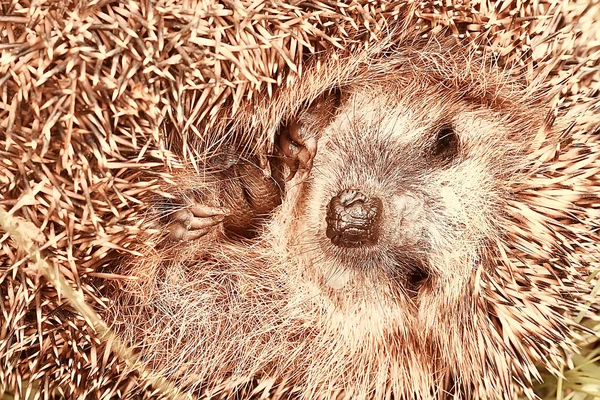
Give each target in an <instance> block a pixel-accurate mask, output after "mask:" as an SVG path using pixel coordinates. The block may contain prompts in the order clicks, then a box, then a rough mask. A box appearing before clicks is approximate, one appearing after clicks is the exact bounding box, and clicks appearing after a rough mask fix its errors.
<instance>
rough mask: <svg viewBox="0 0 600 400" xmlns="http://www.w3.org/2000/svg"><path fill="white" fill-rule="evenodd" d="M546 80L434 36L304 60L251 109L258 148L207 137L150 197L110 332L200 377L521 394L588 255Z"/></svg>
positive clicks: (160, 364)
mask: <svg viewBox="0 0 600 400" xmlns="http://www.w3.org/2000/svg"><path fill="white" fill-rule="evenodd" d="M554 95H555V93H553V92H552V91H551V90H548V89H544V90H542V89H541V88H540V87H535V86H524V85H522V84H521V83H519V80H518V79H516V78H514V77H511V76H510V74H509V72H507V71H500V70H499V69H498V67H496V66H491V65H490V64H489V63H487V62H486V59H485V57H484V56H481V55H479V56H477V55H474V54H473V53H467V52H462V51H461V50H460V49H459V48H456V46H454V45H452V44H451V43H450V42H449V41H448V40H445V39H441V38H438V39H435V38H434V39H428V40H420V41H419V40H416V41H415V40H413V41H403V40H398V39H396V42H395V43H387V44H385V43H382V44H381V46H380V47H379V48H378V49H377V50H373V49H371V50H369V51H363V52H356V53H354V54H352V55H351V56H348V57H347V58H344V57H341V58H339V59H338V60H330V61H329V62H327V63H324V64H322V65H320V66H319V68H314V69H312V70H311V69H309V70H308V72H306V74H305V75H304V76H303V78H302V79H301V80H299V81H298V82H296V83H295V84H293V85H289V86H287V87H285V88H283V89H282V91H281V92H280V93H279V94H278V95H277V96H276V97H275V98H274V99H268V100H266V99H265V100H264V102H261V100H257V103H256V104H255V105H254V108H253V110H257V114H258V117H257V118H259V119H260V118H261V113H260V112H262V111H264V115H265V117H264V120H265V121H267V120H269V118H272V116H271V115H269V112H268V111H266V110H268V109H269V107H272V108H273V109H276V110H278V112H279V124H278V125H277V126H276V127H275V128H273V127H272V126H271V127H268V123H267V122H265V129H266V130H269V129H270V130H269V131H270V132H271V134H272V138H273V141H272V143H274V145H273V146H272V147H271V150H270V151H267V154H266V157H263V158H262V159H263V160H265V159H266V160H267V161H266V162H264V161H263V162H261V158H260V157H258V156H254V155H252V154H250V153H249V152H245V151H244V150H231V148H235V146H234V145H231V144H230V145H223V146H222V147H221V150H220V151H215V150H214V148H212V149H211V150H210V155H211V158H209V157H207V158H206V159H207V161H206V163H207V165H206V167H205V168H204V169H202V171H203V172H202V173H198V172H193V173H189V172H188V173H185V174H183V173H182V174H181V175H180V176H179V178H176V179H178V180H177V182H178V189H177V194H176V197H178V198H179V202H172V201H171V202H169V203H160V202H157V203H156V204H157V205H156V207H155V214H154V217H153V218H156V221H163V222H162V223H164V225H163V226H164V227H166V230H165V232H166V233H164V234H163V235H162V236H161V238H162V239H157V242H156V247H155V248H154V249H152V250H149V251H148V252H147V253H146V254H145V255H144V257H141V258H135V259H133V260H130V261H129V262H128V263H126V266H125V267H123V270H122V271H124V273H126V274H131V275H134V276H136V277H138V278H140V279H139V280H137V281H135V282H133V283H124V284H123V285H122V286H121V287H120V289H119V290H118V291H115V292H118V293H121V295H120V296H121V299H120V301H118V302H117V306H116V308H115V309H114V310H113V314H114V316H115V318H116V320H117V321H120V324H117V325H116V329H117V331H119V332H120V333H121V335H123V336H124V337H126V338H129V340H131V341H132V342H133V343H137V344H138V345H139V346H140V347H139V348H140V351H141V354H142V355H143V357H144V359H145V360H146V361H147V362H148V363H149V364H150V365H151V366H152V367H153V368H154V369H155V370H156V371H160V373H161V374H164V375H166V376H170V377H171V378H173V379H174V380H175V381H176V382H178V383H179V384H180V385H181V387H185V388H190V389H194V390H196V391H200V390H202V391H203V393H204V394H206V395H210V394H211V393H219V391H220V390H222V389H223V388H228V390H229V391H228V392H227V393H230V394H231V393H233V392H235V391H236V390H240V388H242V387H246V386H248V385H252V384H253V383H252V382H256V380H263V381H264V380H267V381H269V379H270V381H269V382H271V383H270V384H269V385H274V386H275V387H279V388H280V392H281V393H280V392H277V391H274V392H275V395H274V397H275V398H277V396H284V395H285V396H291V395H292V394H293V396H296V397H298V398H304V399H312V398H325V399H329V398H338V397H339V398H348V399H383V398H390V396H391V398H394V399H445V398H454V399H506V398H516V397H517V396H518V395H520V394H523V393H524V394H525V395H526V396H527V397H529V398H533V397H534V394H533V391H532V390H531V385H532V382H533V381H534V380H536V379H538V378H539V373H538V370H537V368H536V365H539V364H541V365H543V366H544V367H546V368H548V369H549V370H550V371H552V372H554V373H558V371H559V368H560V365H561V364H560V363H561V361H560V360H561V359H562V357H563V354H564V352H571V351H573V349H574V343H573V340H572V339H573V335H574V333H573V329H574V328H576V326H577V324H576V323H575V322H574V320H573V318H574V315H575V314H576V313H578V312H579V310H580V309H581V306H582V305H584V304H587V302H588V300H589V299H588V297H587V295H588V294H589V292H590V289H589V287H588V284H587V283H586V281H585V278H586V276H587V275H588V274H589V272H590V269H591V267H592V266H593V265H597V264H596V263H597V257H598V252H597V247H596V246H597V244H596V241H597V240H598V233H597V229H598V222H599V219H598V212H599V211H598V206H599V201H598V186H599V181H598V178H597V177H596V176H595V172H596V171H597V170H598V168H599V167H600V165H599V164H598V160H597V156H593V157H591V158H590V157H589V155H590V154H591V153H594V154H598V148H597V146H598V144H597V143H598V133H597V131H596V130H597V126H595V127H594V125H593V124H589V123H588V124H587V125H585V124H584V125H585V126H583V127H582V126H580V125H577V118H582V116H581V115H574V114H569V113H568V112H556V111H555V110H554V109H553V108H552V107H550V99H551V98H552V97H553V96H554ZM306 99H309V100H308V101H307V100H306ZM590 113H592V115H596V116H597V113H598V110H597V109H590V110H587V114H586V115H589V114H590ZM594 113H595V114H594ZM271 121H272V119H270V120H269V123H270V122H271ZM586 121H589V120H586ZM238 125H239V126H234V127H233V128H232V129H240V130H243V129H244V128H245V127H244V126H243V122H242V123H239V124H238ZM576 126H577V128H576V131H577V132H575V131H574V128H575V127H576ZM594 129H596V130H594ZM228 146H229V147H228ZM565 146H566V149H565ZM567 149H568V150H567ZM207 154H208V153H207ZM579 163H581V164H579ZM265 170H266V171H270V174H265V173H264V171H265ZM558 182H561V183H560V184H558ZM165 204H166V205H165ZM157 215H158V217H157ZM160 223H161V222H159V224H160ZM160 240H162V242H161V241H160ZM157 249H158V250H157ZM215 383H217V384H215ZM254 384H255V383H254ZM264 385H265V384H264V383H263V386H264ZM236 388H237V389H236ZM281 388H285V390H284V389H281ZM291 388H293V390H292V389H291ZM290 391H291V392H290ZM290 393H292V394H290Z"/></svg>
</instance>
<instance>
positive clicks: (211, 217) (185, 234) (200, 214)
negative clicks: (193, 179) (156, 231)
mask: <svg viewBox="0 0 600 400" xmlns="http://www.w3.org/2000/svg"><path fill="white" fill-rule="evenodd" d="M230 213H231V212H230V211H229V209H227V208H224V207H211V206H206V205H201V204H196V205H193V206H191V207H189V208H185V209H183V210H179V211H177V212H175V213H174V214H173V215H172V217H171V219H172V225H171V227H170V232H169V239H171V240H186V241H187V240H195V239H199V238H201V237H202V236H204V235H206V234H207V233H208V232H210V231H211V230H212V229H214V228H216V227H217V226H218V225H219V224H221V223H222V222H223V220H224V219H225V217H227V216H228V215H229V214H230Z"/></svg>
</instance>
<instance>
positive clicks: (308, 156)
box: [279, 122, 317, 181]
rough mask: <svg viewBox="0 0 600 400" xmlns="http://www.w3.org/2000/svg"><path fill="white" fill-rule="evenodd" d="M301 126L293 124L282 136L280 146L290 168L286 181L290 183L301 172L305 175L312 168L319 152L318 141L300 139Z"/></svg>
mask: <svg viewBox="0 0 600 400" xmlns="http://www.w3.org/2000/svg"><path fill="white" fill-rule="evenodd" d="M299 132H300V125H298V124H297V123H294V122H293V123H291V124H290V126H289V128H288V129H287V130H286V131H285V132H284V133H282V134H281V135H280V137H279V146H280V148H281V151H282V152H283V155H284V157H283V160H284V162H285V164H286V165H287V166H288V167H289V168H290V174H289V175H288V176H287V178H286V181H290V180H291V179H292V178H293V177H294V176H295V175H296V173H297V172H298V171H299V170H302V171H304V174H303V175H305V174H306V173H307V172H308V171H310V169H311V168H312V161H313V158H314V156H315V154H316V152H317V141H316V140H315V139H314V138H309V139H307V140H303V139H301V138H300V135H299Z"/></svg>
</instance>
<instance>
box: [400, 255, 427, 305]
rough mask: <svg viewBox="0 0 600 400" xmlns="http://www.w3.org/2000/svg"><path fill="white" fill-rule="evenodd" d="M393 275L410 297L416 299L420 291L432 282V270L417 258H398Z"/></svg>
mask: <svg viewBox="0 0 600 400" xmlns="http://www.w3.org/2000/svg"><path fill="white" fill-rule="evenodd" d="M396 260H397V262H396V264H395V265H394V267H393V268H392V270H391V271H390V272H391V275H392V276H393V279H394V281H396V282H397V283H398V284H399V285H400V286H401V287H402V288H403V289H404V290H405V291H406V293H407V294H408V295H409V296H410V297H416V296H417V295H418V294H419V291H420V290H421V289H422V288H423V287H424V286H426V285H427V284H428V282H429V281H430V280H431V273H430V269H429V268H428V267H427V265H426V263H425V262H423V261H422V260H420V259H418V258H416V257H402V258H396Z"/></svg>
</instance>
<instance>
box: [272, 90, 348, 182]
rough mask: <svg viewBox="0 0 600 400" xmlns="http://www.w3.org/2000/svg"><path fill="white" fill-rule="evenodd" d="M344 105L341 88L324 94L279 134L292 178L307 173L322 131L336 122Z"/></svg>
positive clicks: (280, 147) (280, 143) (284, 159)
mask: <svg viewBox="0 0 600 400" xmlns="http://www.w3.org/2000/svg"><path fill="white" fill-rule="evenodd" d="M342 103H343V92H342V90H341V89H339V88H335V89H330V90H329V91H327V92H324V93H322V94H321V95H320V96H318V97H317V98H315V99H314V100H313V101H312V102H310V103H309V105H308V106H307V107H305V108H304V109H303V110H301V111H300V112H299V113H298V116H297V117H296V118H293V119H292V120H291V121H290V122H289V123H288V124H287V125H286V126H284V127H283V128H282V129H281V131H280V133H279V150H280V151H281V153H283V161H284V163H285V164H286V165H287V166H288V167H289V169H290V172H289V174H288V177H287V178H286V180H290V179H292V178H293V177H294V176H295V174H296V172H297V171H299V170H301V171H303V172H304V173H308V172H309V171H310V169H311V168H312V160H313V158H314V156H315V154H316V152H317V141H318V139H319V137H321V133H322V131H323V130H324V129H325V128H326V127H327V126H328V125H329V124H330V123H331V122H332V121H333V119H334V118H335V116H336V115H337V113H338V111H339V109H340V108H341V106H342Z"/></svg>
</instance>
